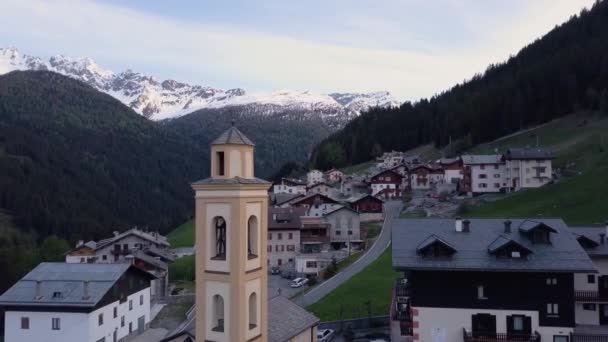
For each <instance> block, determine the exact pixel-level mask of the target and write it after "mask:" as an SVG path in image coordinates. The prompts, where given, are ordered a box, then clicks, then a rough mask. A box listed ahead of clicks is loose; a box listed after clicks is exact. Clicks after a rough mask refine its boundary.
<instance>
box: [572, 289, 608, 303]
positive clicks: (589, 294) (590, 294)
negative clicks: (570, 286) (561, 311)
mask: <svg viewBox="0 0 608 342" xmlns="http://www.w3.org/2000/svg"><path fill="white" fill-rule="evenodd" d="M574 300H576V301H577V302H608V295H606V294H601V293H599V292H598V291H574Z"/></svg>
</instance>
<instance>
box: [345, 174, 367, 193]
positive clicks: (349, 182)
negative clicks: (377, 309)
mask: <svg viewBox="0 0 608 342" xmlns="http://www.w3.org/2000/svg"><path fill="white" fill-rule="evenodd" d="M340 192H341V193H342V195H343V196H345V197H350V196H355V195H357V194H367V193H368V192H369V186H368V185H367V183H365V180H364V179H363V178H361V177H352V176H345V177H344V178H343V179H342V182H340Z"/></svg>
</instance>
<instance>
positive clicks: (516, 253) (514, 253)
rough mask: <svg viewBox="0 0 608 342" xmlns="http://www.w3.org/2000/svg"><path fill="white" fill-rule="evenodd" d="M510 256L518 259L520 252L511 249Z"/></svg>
mask: <svg viewBox="0 0 608 342" xmlns="http://www.w3.org/2000/svg"><path fill="white" fill-rule="evenodd" d="M511 258H514V259H519V258H521V253H520V252H518V251H512V252H511Z"/></svg>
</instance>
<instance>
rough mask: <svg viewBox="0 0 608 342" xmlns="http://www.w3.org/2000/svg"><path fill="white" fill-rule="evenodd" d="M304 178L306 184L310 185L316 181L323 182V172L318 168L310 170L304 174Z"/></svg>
mask: <svg viewBox="0 0 608 342" xmlns="http://www.w3.org/2000/svg"><path fill="white" fill-rule="evenodd" d="M306 180H307V183H308V186H311V185H313V184H317V183H321V182H323V172H321V171H319V170H312V171H310V172H308V173H307V174H306Z"/></svg>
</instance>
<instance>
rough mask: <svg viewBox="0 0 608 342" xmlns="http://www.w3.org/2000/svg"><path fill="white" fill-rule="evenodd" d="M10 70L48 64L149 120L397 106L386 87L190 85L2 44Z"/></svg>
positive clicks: (328, 115) (3, 63) (328, 113)
mask: <svg viewBox="0 0 608 342" xmlns="http://www.w3.org/2000/svg"><path fill="white" fill-rule="evenodd" d="M13 70H49V71H55V72H58V73H61V74H64V75H66V76H69V77H73V78H75V79H78V80H81V81H84V82H86V83H87V84H89V85H91V86H93V87H94V88H96V89H98V90H100V91H103V92H105V93H108V94H110V95H111V96H113V97H115V98H117V99H118V100H120V101H121V102H123V103H125V104H126V105H128V106H129V107H131V108H132V109H133V110H135V111H136V112H138V113H140V114H142V115H143V116H145V117H147V118H149V119H152V120H162V119H169V118H176V117H179V116H182V115H185V114H188V113H191V112H193V111H196V110H199V109H205V108H224V107H230V106H246V107H248V108H251V107H252V106H257V105H259V106H260V107H261V108H258V109H259V110H257V111H256V112H265V113H267V114H273V113H275V112H281V111H285V110H297V111H299V112H301V111H310V112H311V113H314V115H320V116H321V117H322V118H323V119H324V120H325V119H327V120H329V121H331V122H332V124H331V126H341V125H343V124H345V123H346V122H348V121H349V120H350V119H352V118H353V117H354V116H356V115H358V114H359V113H361V112H362V111H365V110H367V109H369V108H370V107H375V106H376V107H388V106H398V105H399V103H398V102H397V101H396V100H395V99H394V98H393V97H392V96H391V94H390V93H388V92H374V93H366V94H361V93H334V94H329V95H325V94H315V93H311V92H308V91H291V90H284V91H275V92H271V93H248V92H245V90H243V89H240V88H235V89H228V90H222V89H218V88H213V87H207V86H200V85H191V84H187V83H182V82H178V81H174V80H164V81H158V80H157V79H155V78H154V77H151V76H146V75H142V74H141V73H138V72H134V71H131V70H126V71H123V72H121V73H114V72H112V71H110V70H106V69H103V68H101V67H99V66H98V65H97V64H96V63H95V62H94V61H93V60H92V59H90V58H77V59H73V58H69V57H65V56H61V55H58V56H53V57H51V58H50V59H49V60H48V61H45V60H42V59H41V58H39V57H35V56H29V55H26V54H21V53H20V52H19V50H17V49H15V48H0V74H4V73H7V72H10V71H13Z"/></svg>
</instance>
